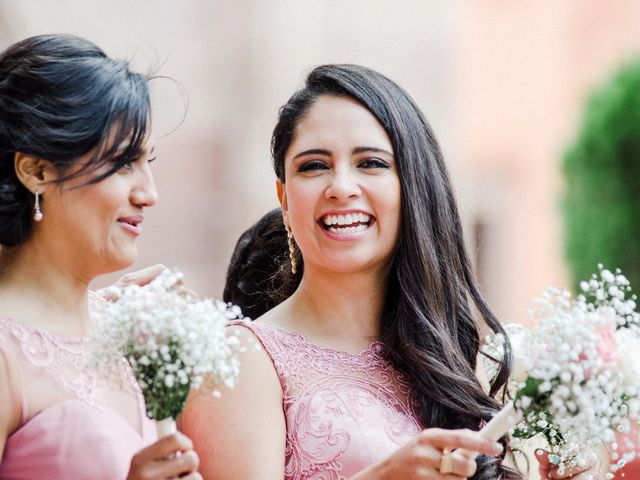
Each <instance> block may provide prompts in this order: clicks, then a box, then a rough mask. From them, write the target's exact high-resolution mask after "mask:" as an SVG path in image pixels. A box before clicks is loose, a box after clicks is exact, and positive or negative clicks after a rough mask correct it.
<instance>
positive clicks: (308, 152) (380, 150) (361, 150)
mask: <svg viewBox="0 0 640 480" xmlns="http://www.w3.org/2000/svg"><path fill="white" fill-rule="evenodd" d="M367 152H373V153H385V154H387V155H389V156H390V157H392V158H393V153H391V152H388V151H387V150H384V149H383V148H377V147H356V148H354V149H353V150H352V151H351V153H352V154H354V155H356V154H358V153H367ZM305 155H326V156H330V155H331V151H329V150H325V149H324V148H311V149H309V150H305V151H304V152H300V153H298V154H297V155H296V156H294V157H293V160H295V159H296V158H298V157H304V156H305Z"/></svg>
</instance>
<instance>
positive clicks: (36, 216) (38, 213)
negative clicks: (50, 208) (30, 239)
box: [33, 190, 44, 222]
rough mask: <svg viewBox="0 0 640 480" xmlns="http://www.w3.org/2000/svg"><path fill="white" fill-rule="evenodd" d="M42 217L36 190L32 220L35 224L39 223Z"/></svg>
mask: <svg viewBox="0 0 640 480" xmlns="http://www.w3.org/2000/svg"><path fill="white" fill-rule="evenodd" d="M43 217H44V215H43V214H42V210H40V190H36V200H35V202H34V204H33V219H34V220H35V221H36V222H40V221H42V219H43Z"/></svg>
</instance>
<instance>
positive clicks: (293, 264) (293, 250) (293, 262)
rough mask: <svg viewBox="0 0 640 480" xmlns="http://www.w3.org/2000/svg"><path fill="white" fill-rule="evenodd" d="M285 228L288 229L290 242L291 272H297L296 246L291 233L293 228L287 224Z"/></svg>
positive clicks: (288, 240)
mask: <svg viewBox="0 0 640 480" xmlns="http://www.w3.org/2000/svg"><path fill="white" fill-rule="evenodd" d="M284 228H285V230H286V231H287V242H288V243H289V258H290V259H291V273H292V274H294V275H295V274H296V272H297V271H298V270H297V265H296V246H295V244H294V243H293V233H291V229H290V228H289V227H288V226H287V225H285V227H284Z"/></svg>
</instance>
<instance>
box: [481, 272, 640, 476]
mask: <svg viewBox="0 0 640 480" xmlns="http://www.w3.org/2000/svg"><path fill="white" fill-rule="evenodd" d="M599 269H600V272H599V274H597V275H593V277H592V278H591V279H590V280H589V281H585V282H582V283H581V289H582V294H581V295H579V296H578V297H577V298H572V297H571V295H570V294H569V292H566V291H560V290H557V289H553V288H550V289H548V290H547V291H546V292H545V293H544V295H543V297H542V299H540V300H538V301H537V302H536V308H535V309H534V310H533V311H532V312H531V313H532V316H533V317H534V318H536V319H537V320H538V325H537V327H536V328H534V329H531V330H527V329H524V328H522V327H510V328H508V329H507V331H508V335H509V338H510V343H511V344H512V348H513V351H514V355H515V365H514V368H513V372H512V376H511V382H512V390H513V391H515V395H514V400H513V402H512V403H511V404H510V405H508V406H507V407H506V408H505V412H510V413H511V416H510V421H503V422H501V428H500V431H501V432H502V433H506V431H507V429H509V427H513V428H511V434H512V436H513V437H515V438H516V439H522V440H526V439H529V438H532V437H534V436H537V435H541V436H543V437H544V439H545V440H546V442H547V443H548V445H549V448H550V449H551V451H552V453H553V455H552V457H551V461H552V463H555V464H557V465H558V473H560V474H563V473H564V471H565V470H566V469H569V468H573V467H583V466H585V465H586V464H587V463H588V456H589V452H588V451H586V449H585V447H596V446H605V447H607V448H608V449H609V451H610V453H611V468H610V470H611V471H610V472H609V474H608V475H609V477H612V476H613V474H612V472H614V471H615V470H617V469H619V468H621V467H622V466H624V465H625V464H626V463H628V461H629V460H631V459H632V458H633V457H634V456H635V454H636V453H637V452H636V449H637V447H636V444H637V442H635V441H633V438H632V437H633V435H634V433H633V432H637V427H638V425H639V419H640V315H638V313H637V312H636V311H635V308H636V303H635V301H636V297H635V296H634V295H633V294H632V293H631V287H630V285H629V282H628V280H627V279H626V278H625V277H624V276H623V275H622V274H621V272H620V271H619V270H617V271H616V273H615V274H614V273H612V272H610V271H608V270H605V269H603V267H602V266H601V265H599ZM487 340H488V341H487V344H486V346H485V347H484V352H485V353H486V354H487V355H489V356H491V357H494V358H495V357H499V356H500V355H501V354H502V352H503V351H504V343H505V342H504V338H501V337H500V336H493V337H489V338H488V339H487ZM510 424H511V425H510ZM617 434H626V436H625V437H624V438H625V439H626V441H627V442H628V443H627V444H626V445H623V447H624V450H625V451H626V453H625V454H624V455H620V454H618V452H617V450H619V447H620V446H619V445H618V443H617ZM635 435H636V436H637V434H635Z"/></svg>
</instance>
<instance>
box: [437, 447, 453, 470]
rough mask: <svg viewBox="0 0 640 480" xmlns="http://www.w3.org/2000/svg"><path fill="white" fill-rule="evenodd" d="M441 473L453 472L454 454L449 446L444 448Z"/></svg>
mask: <svg viewBox="0 0 640 480" xmlns="http://www.w3.org/2000/svg"><path fill="white" fill-rule="evenodd" d="M438 470H440V473H441V474H443V475H447V474H448V473H451V472H453V454H452V453H451V451H450V450H449V449H448V448H445V449H444V450H442V457H441V458H440V468H439V469H438Z"/></svg>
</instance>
